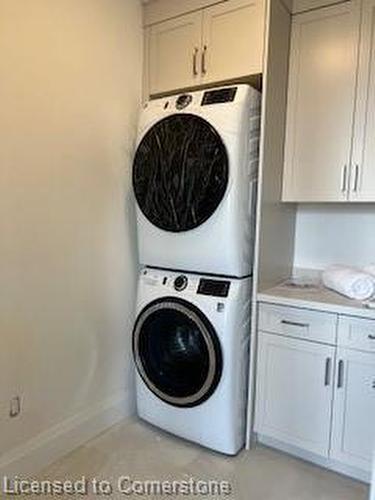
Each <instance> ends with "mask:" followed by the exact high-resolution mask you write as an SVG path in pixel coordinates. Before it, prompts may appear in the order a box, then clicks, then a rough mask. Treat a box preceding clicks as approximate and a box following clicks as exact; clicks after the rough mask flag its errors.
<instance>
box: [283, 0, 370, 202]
mask: <svg viewBox="0 0 375 500" xmlns="http://www.w3.org/2000/svg"><path fill="white" fill-rule="evenodd" d="M359 16H360V6H359V3H358V2H357V0H352V1H349V2H345V3H342V4H338V5H335V6H332V7H327V8H322V9H318V10H315V11H312V12H308V13H305V14H299V15H296V16H295V17H294V19H293V24H292V42H291V61H290V77H289V93H288V117H287V137H286V148H285V166H284V189H283V201H296V202H335V201H346V200H347V199H348V194H349V184H350V158H351V141H352V132H353V113H354V102H355V86H356V70H357V58H358V44H359V24H360V23H359Z"/></svg>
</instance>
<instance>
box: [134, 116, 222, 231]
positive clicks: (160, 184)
mask: <svg viewBox="0 0 375 500" xmlns="http://www.w3.org/2000/svg"><path fill="white" fill-rule="evenodd" d="M228 176H229V161H228V154H227V150H226V147H225V145H224V143H223V141H222V139H221V137H220V135H219V134H218V132H217V131H216V130H215V129H214V128H213V127H212V126H211V125H210V124H209V123H208V122H207V121H206V120H204V119H203V118H201V117H199V116H196V115H193V114H188V113H180V114H174V115H171V116H168V117H166V118H164V119H162V120H161V121H159V122H158V123H156V124H155V125H154V126H153V127H152V128H151V129H150V130H149V131H148V132H147V133H146V135H145V136H144V138H143V140H142V141H141V143H140V144H139V146H138V148H137V151H136V155H135V159H134V165H133V187H134V193H135V197H136V199H137V203H138V206H139V207H140V209H141V211H142V212H143V214H144V215H145V217H146V218H147V219H148V220H149V221H150V222H151V223H152V224H153V225H154V226H156V227H158V228H160V229H163V230H165V231H171V232H181V231H188V230H191V229H194V228H196V227H198V226H200V225H201V224H203V223H204V222H205V221H207V220H208V219H209V218H210V217H211V216H212V214H213V213H214V212H215V210H216V209H217V208H218V206H219V204H220V202H221V200H222V199H223V197H224V195H225V192H226V189H227V185H228Z"/></svg>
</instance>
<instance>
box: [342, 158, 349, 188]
mask: <svg viewBox="0 0 375 500" xmlns="http://www.w3.org/2000/svg"><path fill="white" fill-rule="evenodd" d="M347 190H348V166H347V165H344V168H343V172H342V184H341V192H342V193H346V192H347Z"/></svg>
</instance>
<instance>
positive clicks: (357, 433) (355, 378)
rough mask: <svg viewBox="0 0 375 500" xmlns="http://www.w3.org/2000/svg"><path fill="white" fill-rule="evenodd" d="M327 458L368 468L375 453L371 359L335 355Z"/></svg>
mask: <svg viewBox="0 0 375 500" xmlns="http://www.w3.org/2000/svg"><path fill="white" fill-rule="evenodd" d="M335 385H336V389H335V397H334V413H333V429H332V448H331V457H332V458H333V459H335V460H337V461H340V462H344V463H346V464H347V465H351V466H353V467H358V468H360V469H368V470H370V468H371V463H372V457H373V453H374V451H375V355H374V354H372V353H364V352H357V351H354V350H351V349H339V350H338V352H337V368H336V384H335Z"/></svg>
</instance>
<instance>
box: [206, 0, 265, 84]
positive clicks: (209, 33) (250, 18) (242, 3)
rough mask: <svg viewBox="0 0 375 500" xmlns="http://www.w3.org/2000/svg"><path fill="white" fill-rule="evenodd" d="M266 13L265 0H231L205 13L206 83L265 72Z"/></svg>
mask: <svg viewBox="0 0 375 500" xmlns="http://www.w3.org/2000/svg"><path fill="white" fill-rule="evenodd" d="M264 13H265V3H264V0H231V1H229V2H224V3H222V4H218V5H215V6H213V7H209V8H207V9H205V10H204V14H203V50H204V54H203V58H204V60H203V61H202V63H203V64H202V70H203V81H204V82H205V83H209V82H215V81H216V82H219V81H224V80H228V79H233V78H239V77H242V76H247V75H252V74H258V73H261V72H262V67H263V43H264V24H265V16H264Z"/></svg>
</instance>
